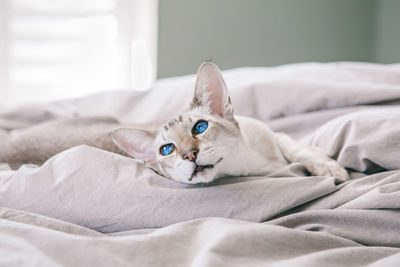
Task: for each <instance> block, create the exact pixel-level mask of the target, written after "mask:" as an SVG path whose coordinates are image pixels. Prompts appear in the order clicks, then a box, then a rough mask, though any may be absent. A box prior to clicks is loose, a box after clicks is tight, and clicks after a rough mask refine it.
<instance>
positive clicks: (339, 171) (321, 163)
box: [304, 158, 350, 182]
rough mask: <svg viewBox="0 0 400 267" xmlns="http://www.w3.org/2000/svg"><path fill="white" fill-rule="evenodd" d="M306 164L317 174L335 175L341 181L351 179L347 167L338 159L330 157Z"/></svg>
mask: <svg viewBox="0 0 400 267" xmlns="http://www.w3.org/2000/svg"><path fill="white" fill-rule="evenodd" d="M304 166H305V167H306V169H307V170H308V171H309V172H311V174H312V175H315V176H333V177H336V178H338V179H339V180H340V181H341V182H345V181H348V180H349V179H350V177H349V174H348V173H347V171H346V169H345V168H343V167H342V166H341V165H340V164H339V163H338V162H337V161H335V160H333V159H330V158H326V159H319V160H314V161H309V162H307V163H305V164H304Z"/></svg>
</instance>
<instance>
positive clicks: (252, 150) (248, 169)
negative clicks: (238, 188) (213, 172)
mask: <svg viewBox="0 0 400 267" xmlns="http://www.w3.org/2000/svg"><path fill="white" fill-rule="evenodd" d="M237 120H238V122H239V126H240V129H241V135H240V136H239V137H238V142H237V145H236V148H235V151H234V153H232V154H231V156H230V157H229V159H227V160H226V161H225V163H224V166H223V168H221V170H223V171H224V173H221V175H220V176H224V175H234V176H238V175H262V174H266V173H269V172H271V171H273V169H275V166H277V165H279V166H282V165H285V164H287V161H286V160H285V158H284V157H283V155H282V154H281V152H280V150H279V148H278V147H277V144H276V142H275V138H274V135H273V132H272V131H271V130H270V129H269V128H268V127H267V126H266V125H265V124H263V123H261V122H259V121H256V120H254V119H251V118H247V117H240V116H238V117H237Z"/></svg>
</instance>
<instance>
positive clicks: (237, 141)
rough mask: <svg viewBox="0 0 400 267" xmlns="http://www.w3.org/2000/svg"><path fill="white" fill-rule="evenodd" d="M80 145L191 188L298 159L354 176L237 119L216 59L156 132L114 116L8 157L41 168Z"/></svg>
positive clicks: (50, 126)
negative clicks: (183, 105) (186, 102)
mask: <svg viewBox="0 0 400 267" xmlns="http://www.w3.org/2000/svg"><path fill="white" fill-rule="evenodd" d="M110 136H111V138H110ZM46 140H47V141H46ZM49 140H50V141H49ZM78 144H88V145H92V146H95V147H98V148H101V149H105V150H108V151H111V152H116V153H119V154H122V155H126V156H127V155H130V156H132V157H133V158H135V159H136V160H139V161H141V162H143V163H144V164H146V166H147V167H149V168H150V169H152V170H154V171H155V172H157V173H158V174H160V175H162V176H164V177H166V178H169V179H172V180H175V181H178V182H181V183H188V184H198V183H209V182H212V181H214V180H215V179H217V178H220V177H223V176H247V175H252V176H259V175H268V174H269V173H271V172H274V171H277V170H279V169H281V168H284V167H285V166H287V165H288V164H290V163H291V162H299V163H301V164H303V165H304V167H305V168H306V169H307V170H308V171H309V172H310V173H311V174H313V175H317V176H335V177H337V178H338V179H339V180H340V181H346V180H348V179H349V175H348V173H347V171H346V170H345V169H344V168H343V167H342V166H341V165H340V164H339V163H338V162H336V161H335V160H333V159H331V158H330V157H328V156H327V155H326V154H324V153H323V152H321V151H319V150H317V149H316V148H312V147H307V146H303V145H301V144H299V143H296V142H295V141H294V140H292V139H291V138H290V137H289V136H288V135H286V134H283V133H275V132H273V131H272V130H271V129H270V128H268V126H267V125H266V124H264V123H262V122H260V121H258V120H255V119H252V118H248V117H242V116H235V115H234V110H233V105H232V102H231V100H230V97H229V96H228V90H227V87H226V85H225V82H224V80H223V78H222V74H221V72H220V70H219V69H218V67H217V66H216V65H215V64H213V63H211V62H206V63H203V64H202V65H201V66H200V68H199V70H198V73H197V80H196V85H195V91H194V96H193V99H192V102H191V103H190V106H189V109H188V110H187V111H186V112H185V113H182V114H181V115H179V116H177V117H176V118H175V119H173V120H171V121H169V122H167V123H164V124H159V125H157V128H154V125H153V126H152V127H150V126H149V127H147V128H146V127H144V128H143V127H142V128H137V127H132V126H122V125H120V124H119V123H118V121H116V120H114V119H112V118H110V119H104V118H97V119H93V118H87V119H82V118H77V119H70V120H63V119H61V120H56V121H53V122H45V123H43V124H41V125H37V126H35V127H32V129H27V130H26V131H22V132H21V133H19V134H16V135H15V136H14V138H10V140H9V142H8V144H7V145H6V146H5V151H4V153H3V158H4V159H5V160H6V161H8V162H9V163H10V165H11V166H12V167H18V166H20V165H21V164H23V163H34V164H38V165H40V164H41V163H43V162H44V161H45V160H46V159H47V158H49V157H50V156H52V155H54V154H56V153H58V152H61V151H62V150H65V149H67V148H69V147H72V146H75V145H78Z"/></svg>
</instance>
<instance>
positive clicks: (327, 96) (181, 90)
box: [0, 62, 400, 266]
mask: <svg viewBox="0 0 400 267" xmlns="http://www.w3.org/2000/svg"><path fill="white" fill-rule="evenodd" d="M223 74H224V78H225V80H226V83H227V86H228V88H229V90H230V94H231V98H232V102H233V104H234V106H235V113H236V114H240V115H245V116H250V117H254V118H256V119H259V120H261V121H263V122H265V123H267V124H268V125H269V126H270V127H271V128H273V129H274V130H275V131H282V132H285V133H287V134H289V135H291V136H293V137H294V138H296V139H298V140H299V142H303V143H304V144H307V145H312V146H316V147H318V148H319V149H321V150H323V151H325V152H326V153H328V154H329V155H331V156H332V157H334V158H336V159H337V160H338V161H339V162H340V163H341V164H342V165H343V166H345V167H346V168H347V169H348V170H349V172H350V176H351V178H352V179H351V180H350V181H348V182H345V183H339V182H338V180H337V179H335V178H334V177H310V176H308V175H309V174H308V173H307V172H306V171H305V169H304V168H303V166H301V165H300V164H298V163H293V164H291V165H289V166H288V167H286V168H285V169H282V170H280V171H278V172H276V173H273V174H271V175H270V176H268V177H226V178H222V179H219V180H217V181H215V182H213V183H212V184H207V185H188V184H180V183H177V182H175V181H172V180H167V179H165V178H163V177H160V176H158V175H156V174H155V173H154V172H152V171H151V170H148V169H147V168H145V167H144V166H143V165H142V164H140V163H138V162H136V161H135V160H133V159H131V158H126V157H123V156H121V155H117V154H114V153H111V152H107V151H102V150H99V149H96V148H93V147H89V146H85V145H82V146H77V147H74V148H71V149H68V150H66V151H64V152H62V153H60V154H58V155H56V156H54V157H52V158H51V159H49V160H48V161H47V162H46V163H45V164H43V165H42V166H34V165H24V166H22V167H21V168H19V169H18V170H11V169H9V168H7V165H6V164H2V165H1V167H0V265H1V266H19V265H40V266H92V265H93V266H110V265H111V266H131V265H134V266H265V265H279V266H338V265H343V266H364V265H370V266H396V265H400V210H399V209H400V106H399V103H400V65H398V64H393V65H379V64H369V63H354V62H338V63H325V64H322V63H303V64H294V65H287V66H281V67H274V68H241V69H234V70H229V71H225V72H224V73H223ZM194 79H195V77H194V76H193V75H189V76H185V77H175V78H168V79H163V80H159V81H158V82H157V83H156V85H155V86H154V88H153V89H151V90H150V91H148V92H135V91H130V90H120V91H112V92H106V93H101V94H97V95H90V96H87V97H83V98H79V99H68V100H62V101H57V102H53V103H47V104H43V105H30V106H25V107H22V108H19V109H16V110H12V111H7V112H2V113H0V128H1V131H0V153H1V145H2V144H4V143H5V142H7V138H8V136H9V135H10V134H12V133H13V132H14V131H18V129H21V128H25V127H30V126H33V125H35V124H37V123H40V122H43V121H46V120H49V119H52V118H60V117H73V116H111V117H114V118H116V119H118V120H119V121H121V122H123V123H130V124H140V123H145V122H148V121H162V120H166V119H168V118H170V117H173V116H175V115H177V114H179V112H181V111H182V110H183V109H185V108H186V106H185V105H186V104H185V103H189V100H190V98H191V96H192V93H193V88H194V81H195V80H194Z"/></svg>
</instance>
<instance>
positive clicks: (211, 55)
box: [158, 0, 400, 77]
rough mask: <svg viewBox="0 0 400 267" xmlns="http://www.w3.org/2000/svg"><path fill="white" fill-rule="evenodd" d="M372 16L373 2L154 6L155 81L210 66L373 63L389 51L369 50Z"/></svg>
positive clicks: (170, 0) (204, 0)
mask: <svg viewBox="0 0 400 267" xmlns="http://www.w3.org/2000/svg"><path fill="white" fill-rule="evenodd" d="M395 1H396V0H393V2H395ZM399 2H400V1H398V2H397V4H399ZM375 9H376V2H375V1H374V0H350V1H349V0H335V1H332V0H301V1H300V0H247V1H246V0H201V1H199V0H159V46H158V77H167V76H174V75H182V74H188V73H194V72H195V71H196V70H197V67H198V66H199V64H200V63H201V62H203V61H205V60H207V59H212V60H213V61H214V62H215V63H217V64H218V65H219V66H220V67H221V68H222V69H227V68H233V67H239V66H272V65H279V64H286V63H294V62H302V61H338V60H355V61H370V60H371V59H372V57H371V55H372V54H373V49H374V48H375V46H374V45H376V46H378V47H385V46H387V45H388V44H387V42H386V41H385V42H382V43H374V34H373V32H374V29H375V24H374V23H375ZM383 9H384V10H386V9H390V7H387V6H386V4H384V5H383ZM389 11H390V12H392V13H393V16H394V15H395V14H394V13H395V11H392V10H389ZM382 12H384V11H382ZM385 12H386V11H385ZM381 20H382V21H381V22H380V25H381V27H386V26H385V24H386V23H388V22H386V19H381ZM383 37H386V33H384V34H383ZM378 57H379V58H382V59H384V58H385V57H386V55H385V54H384V53H378Z"/></svg>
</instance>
